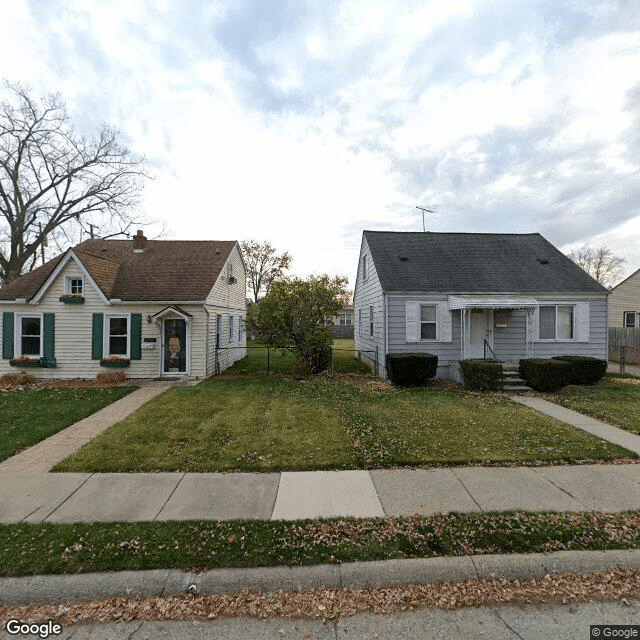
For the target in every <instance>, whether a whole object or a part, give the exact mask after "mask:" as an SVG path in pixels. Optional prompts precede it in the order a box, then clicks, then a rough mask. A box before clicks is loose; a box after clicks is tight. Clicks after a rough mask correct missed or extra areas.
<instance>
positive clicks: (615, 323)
mask: <svg viewBox="0 0 640 640" xmlns="http://www.w3.org/2000/svg"><path fill="white" fill-rule="evenodd" d="M625 311H635V313H636V327H638V326H640V270H638V271H636V272H635V273H634V274H632V275H630V276H629V277H628V278H627V279H626V280H624V281H623V282H621V283H620V284H619V285H618V286H617V287H614V288H613V289H612V290H611V293H609V326H610V327H623V326H624V324H623V320H624V316H623V314H624V312H625Z"/></svg>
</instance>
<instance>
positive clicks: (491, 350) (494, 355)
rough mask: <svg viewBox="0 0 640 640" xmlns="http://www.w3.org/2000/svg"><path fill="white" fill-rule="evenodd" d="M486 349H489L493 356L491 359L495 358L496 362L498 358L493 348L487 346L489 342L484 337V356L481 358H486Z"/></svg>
mask: <svg viewBox="0 0 640 640" xmlns="http://www.w3.org/2000/svg"><path fill="white" fill-rule="evenodd" d="M487 349H489V351H490V352H491V355H492V356H493V357H492V358H491V360H495V361H496V362H498V358H497V357H496V354H495V353H494V351H493V349H492V348H491V347H490V346H489V343H488V342H487V339H486V338H485V339H484V357H483V358H482V359H483V360H486V359H487Z"/></svg>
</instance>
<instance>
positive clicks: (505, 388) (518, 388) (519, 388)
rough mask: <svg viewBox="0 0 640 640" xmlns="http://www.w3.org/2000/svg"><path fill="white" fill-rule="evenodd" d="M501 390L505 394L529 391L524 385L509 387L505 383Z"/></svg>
mask: <svg viewBox="0 0 640 640" xmlns="http://www.w3.org/2000/svg"><path fill="white" fill-rule="evenodd" d="M503 390H504V392H505V393H511V392H512V391H531V389H530V388H529V387H526V386H524V385H516V384H514V385H510V384H506V383H505V384H504V385H503Z"/></svg>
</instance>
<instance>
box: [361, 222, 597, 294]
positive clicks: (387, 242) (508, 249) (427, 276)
mask: <svg viewBox="0 0 640 640" xmlns="http://www.w3.org/2000/svg"><path fill="white" fill-rule="evenodd" d="M363 233H364V237H365V238H366V241H367V244H368V246H369V251H370V253H371V256H372V259H373V262H374V263H375V266H376V272H377V274H378V278H379V279H380V282H381V285H382V289H383V291H420V292H422V291H425V292H426V291H428V292H439V293H464V292H466V293H472V292H478V293H480V292H481V293H499V292H508V293H525V292H527V293H533V292H537V293H568V292H574V293H600V294H601V293H605V292H606V291H607V290H606V289H605V287H603V286H602V285H601V284H599V283H598V282H596V281H595V280H594V279H593V278H591V276H589V275H588V274H586V273H585V272H584V271H583V270H582V269H581V268H580V267H578V266H577V265H576V264H575V263H574V262H573V261H572V260H570V259H569V258H568V257H567V256H565V255H564V254H563V253H562V252H560V251H559V250H558V249H556V247H554V246H553V245H552V244H551V243H550V242H548V241H547V240H546V239H545V238H543V237H542V236H541V235H540V234H538V233H531V234H513V233H434V232H426V233H407V232H393V231H364V232H363Z"/></svg>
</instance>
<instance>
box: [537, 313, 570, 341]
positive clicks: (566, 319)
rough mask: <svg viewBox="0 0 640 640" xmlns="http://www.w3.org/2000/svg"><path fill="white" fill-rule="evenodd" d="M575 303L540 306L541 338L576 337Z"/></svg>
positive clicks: (561, 338)
mask: <svg viewBox="0 0 640 640" xmlns="http://www.w3.org/2000/svg"><path fill="white" fill-rule="evenodd" d="M574 315H575V307H574V306H573V305H541V306H540V340H573V339H574V335H573V334H574V328H573V324H574V322H573V321H574Z"/></svg>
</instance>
